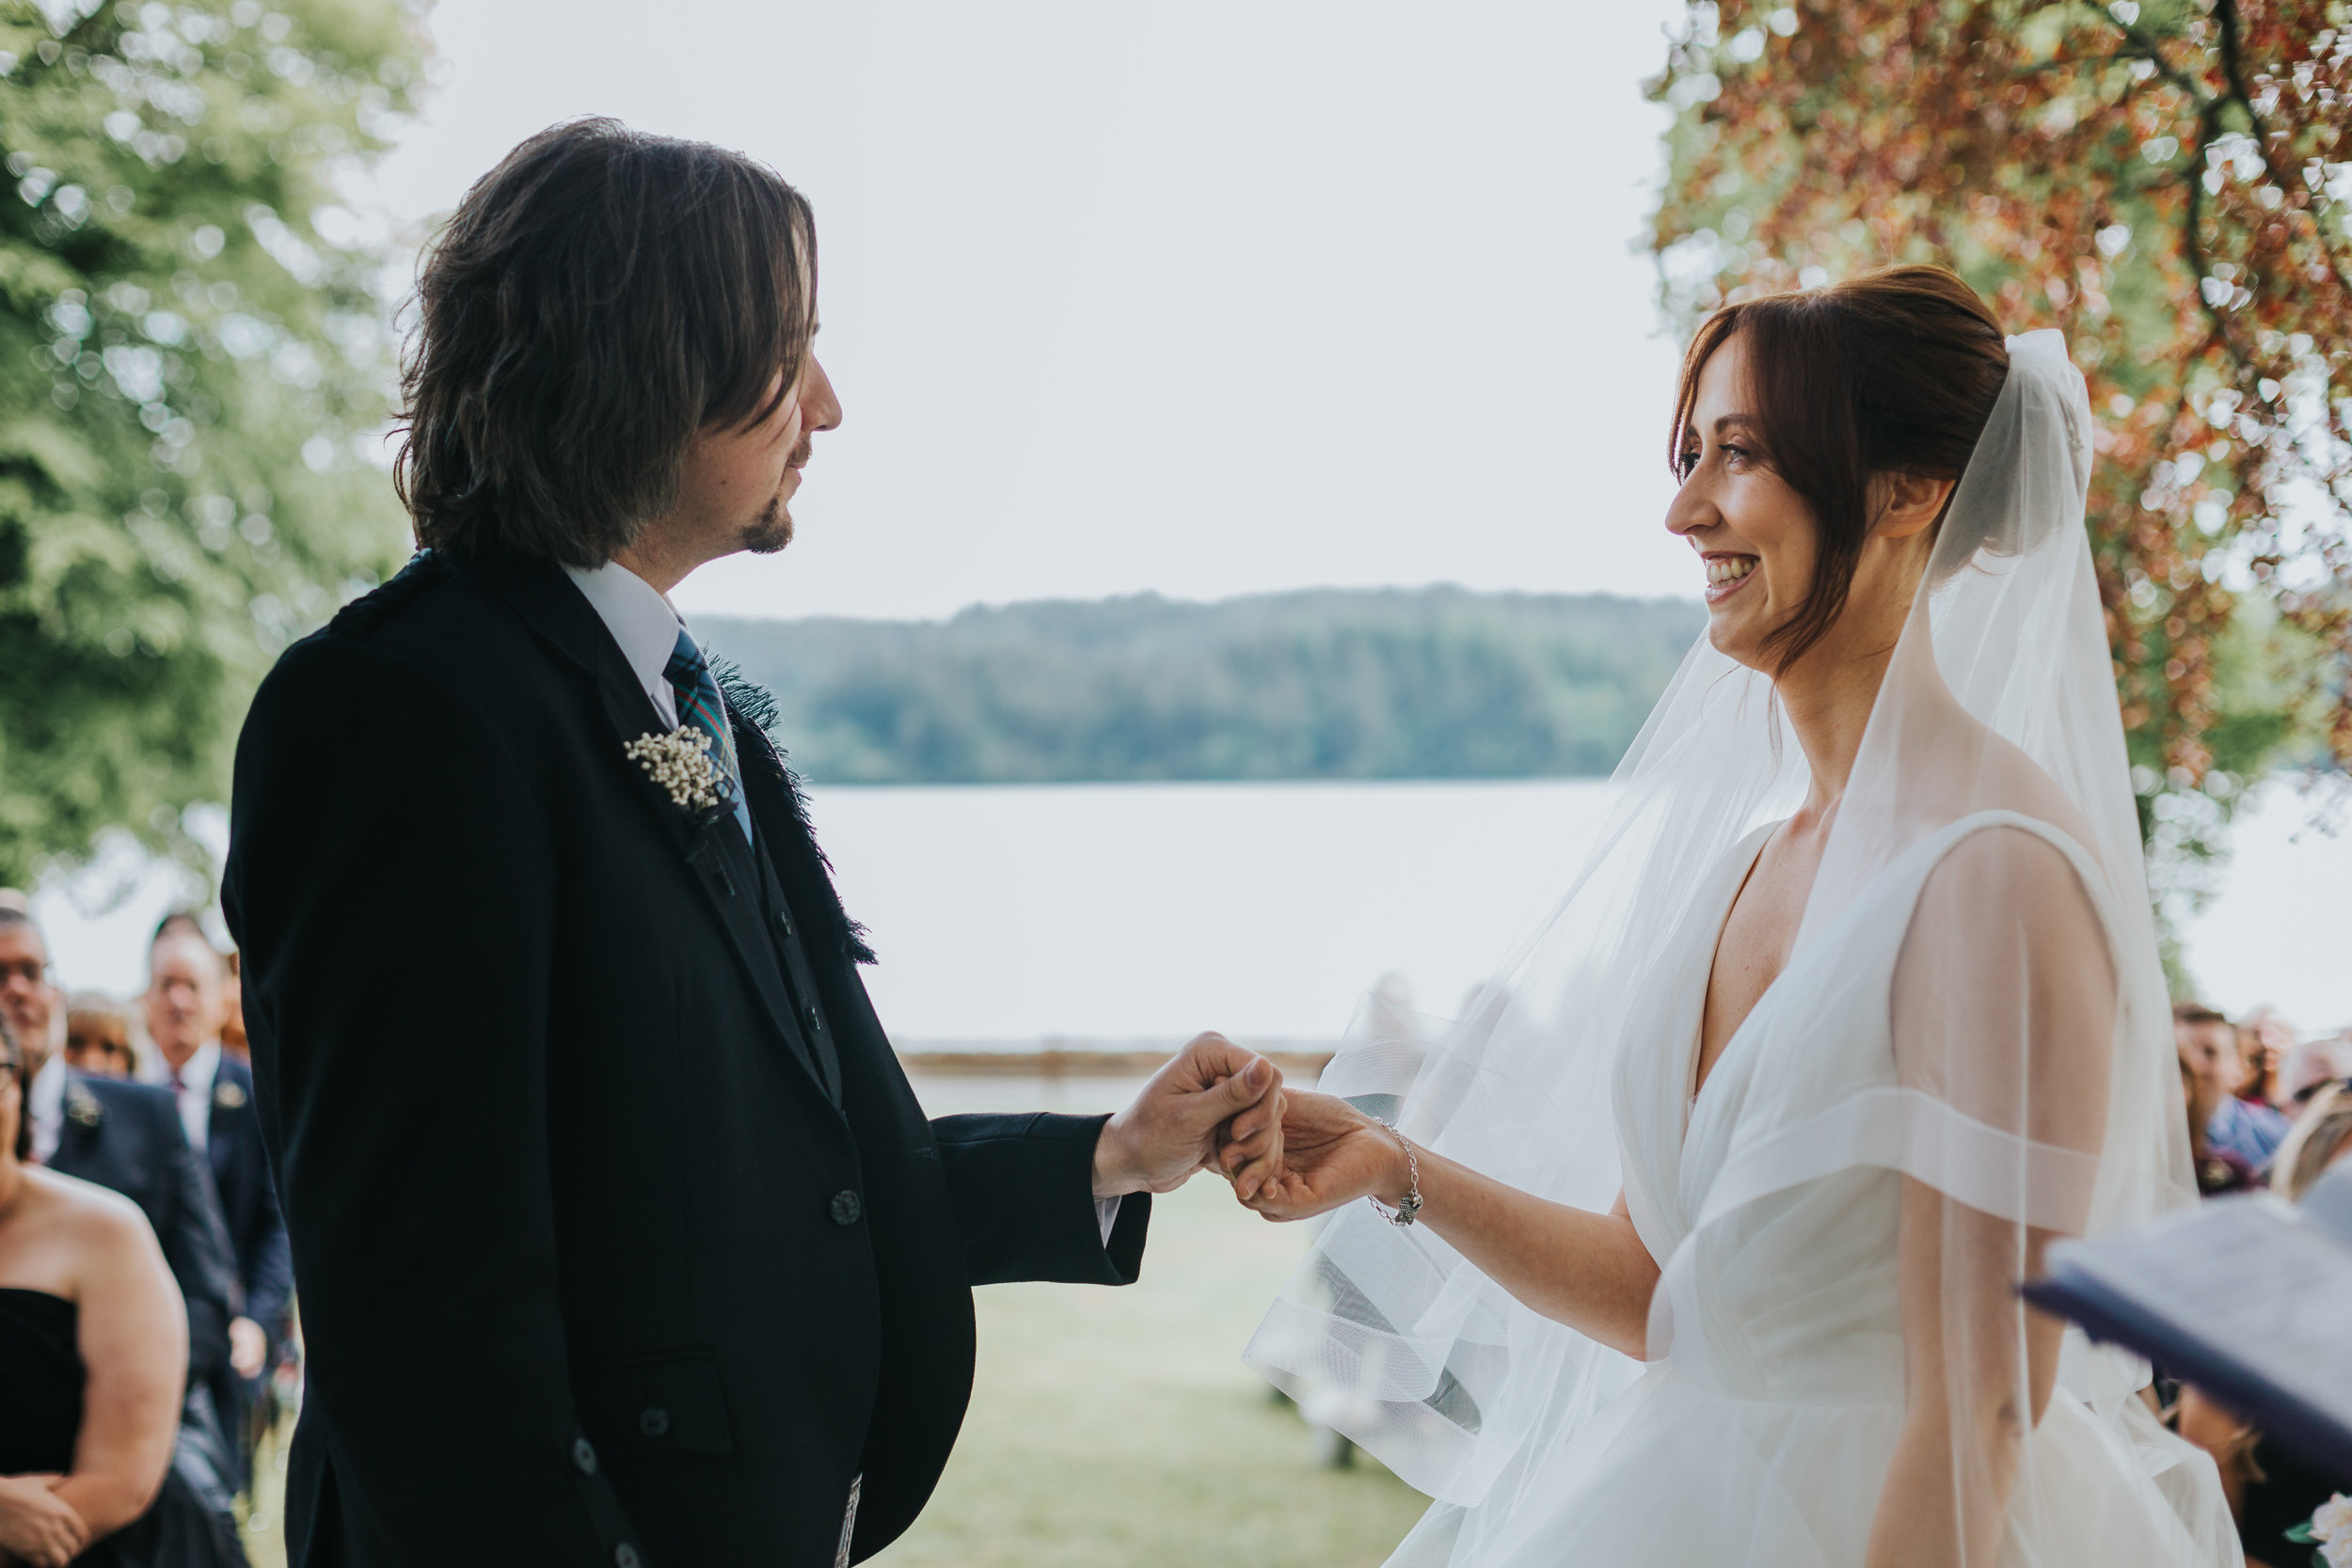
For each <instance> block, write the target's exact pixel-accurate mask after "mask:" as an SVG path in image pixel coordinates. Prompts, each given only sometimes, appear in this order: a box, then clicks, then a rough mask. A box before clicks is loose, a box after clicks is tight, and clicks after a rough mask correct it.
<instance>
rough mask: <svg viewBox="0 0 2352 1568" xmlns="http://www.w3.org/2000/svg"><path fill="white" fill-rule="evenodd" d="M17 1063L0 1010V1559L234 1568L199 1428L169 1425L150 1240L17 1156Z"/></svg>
mask: <svg viewBox="0 0 2352 1568" xmlns="http://www.w3.org/2000/svg"><path fill="white" fill-rule="evenodd" d="M26 1066H27V1059H26V1056H25V1054H24V1051H23V1049H22V1047H21V1046H20V1045H19V1044H18V1043H17V1039H16V1034H15V1031H14V1030H13V1029H11V1028H10V1027H9V1026H8V1023H7V1022H6V1020H5V1019H0V1412H5V1413H6V1419H0V1561H5V1562H8V1563H12V1564H13V1563H26V1564H31V1565H34V1568H63V1565H64V1564H67V1563H72V1564H76V1565H82V1568H241V1565H242V1564H244V1562H245V1560H246V1559H245V1553H244V1548H243V1547H242V1546H241V1545H240V1544H239V1543H238V1539H237V1527H236V1518H235V1516H234V1514H232V1513H230V1509H229V1498H228V1495H227V1493H226V1491H225V1490H224V1489H223V1488H222V1487H221V1486H220V1485H219V1484H218V1482H217V1481H216V1480H215V1479H214V1472H213V1471H212V1469H211V1468H209V1467H208V1465H207V1462H206V1457H205V1454H204V1451H203V1449H202V1444H203V1442H204V1440H205V1439H204V1437H203V1434H202V1433H201V1431H200V1430H199V1431H197V1432H196V1433H190V1434H186V1435H184V1436H183V1433H182V1430H181V1425H182V1411H183V1406H182V1398H181V1390H182V1388H183V1386H184V1384H185V1382H186V1378H187V1367H188V1338H187V1315H186V1312H185V1310H184V1309H183V1307H182V1305H181V1301H180V1292H179V1290H178V1288H177V1287H176V1286H175V1285H174V1284H173V1283H172V1278H171V1270H170V1268H169V1266H168V1265H167V1263H166V1262H165V1261H164V1256H163V1249H162V1248H161V1247H160V1246H158V1245H157V1244H156V1241H155V1232H154V1231H153V1230H152V1229H151V1227H149V1225H148V1223H147V1218H146V1216H145V1215H144V1214H142V1213H140V1212H139V1210H138V1207H137V1205H135V1204H134V1203H131V1202H130V1201H128V1200H127V1199H125V1198H124V1197H122V1196H120V1195H119V1194H117V1193H113V1192H109V1191H107V1190H106V1189H105V1188H103V1187H100V1186H97V1185H95V1184H94V1183H91V1182H87V1181H82V1180H76V1179H75V1178H73V1177H70V1176H61V1175H59V1174H58V1173H56V1171H53V1170H42V1169H40V1168H39V1167H37V1166H35V1165H33V1164H31V1160H30V1156H31V1152H32V1124H31V1121H30V1119H29V1118H28V1117H26V1115H25V1110H26V1102H27V1098H28V1092H27V1091H28V1086H29V1085H30V1082H31V1078H32V1075H31V1073H29V1072H28V1071H26ZM208 1483H209V1484H208Z"/></svg>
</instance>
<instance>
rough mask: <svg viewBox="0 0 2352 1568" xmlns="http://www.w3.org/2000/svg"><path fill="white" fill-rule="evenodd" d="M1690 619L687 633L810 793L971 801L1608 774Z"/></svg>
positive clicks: (1175, 620) (1610, 616)
mask: <svg viewBox="0 0 2352 1568" xmlns="http://www.w3.org/2000/svg"><path fill="white" fill-rule="evenodd" d="M1704 621H1705V612H1704V610H1702V609H1701V607H1700V606H1699V605H1698V604H1696V603H1695V602H1692V601H1689V600H1681V599H1626V598H1617V597H1614V596H1612V595H1607V594H1581V595H1567V594H1473V593H1470V592H1466V591H1464V590H1461V589H1455V588H1432V589H1418V590H1372V591H1349V590H1316V591H1312V592H1307V593H1296V594H1267V595H1263V596H1258V597H1252V598H1241V599H1231V600H1227V601H1225V602H1223V603H1219V604H1180V603H1172V602H1170V601H1168V600H1166V599H1162V598H1159V597H1157V596H1156V595H1152V594H1144V595H1141V596H1138V597H1135V598H1121V599H1107V600H1100V601H1094V602H1089V603H1064V602H1051V603H1038V604H1021V605H1012V606H1009V607H1007V608H1004V609H994V610H992V609H973V610H965V611H964V612H962V613H961V614H960V615H958V616H956V617H955V618H954V619H952V620H948V621H942V622H887V621H848V620H829V619H815V620H804V621H755V620H735V619H726V618H721V617H715V616H714V617H698V618H697V619H696V620H695V623H694V628H695V631H696V633H697V635H698V636H700V637H701V638H702V639H703V641H705V643H706V644H707V646H708V647H709V648H710V650H711V652H712V653H713V654H714V655H717V656H720V657H725V658H730V659H732V660H734V661H735V662H736V663H737V664H739V666H740V667H741V669H742V672H743V673H744V674H745V675H747V676H748V677H750V678H751V679H753V680H755V681H757V682H759V683H760V684H761V685H763V686H766V687H768V688H769V689H771V690H772V691H773V692H774V693H775V694H776V698H777V702H778V705H779V708H780V721H779V722H778V724H777V727H776V734H777V736H778V738H779V739H780V740H782V741H783V742H784V744H785V745H786V747H787V749H788V750H789V751H790V752H791V753H792V757H793V760H794V762H795V763H796V764H797V765H798V766H799V767H800V768H801V769H802V770H803V772H804V773H805V774H806V775H807V777H809V778H810V779H811V780H813V781H818V782H827V783H858V784H885V783H889V784H901V783H904V784H912V783H922V784H967V783H974V784H976V783H1016V782H1020V783H1032V782H1046V781H1081V780H1136V779H1413V778H1519V777H1531V776H1541V775H1554V774H1580V773H1581V774H1590V773H1605V772H1607V771H1608V770H1609V769H1610V768H1613V766H1615V764H1616V761H1617V758H1618V757H1619V756H1620V755H1622V754H1623V752H1624V751H1625V749H1626V747H1627V745H1628V744H1629V742H1630V741H1631V740H1632V738H1633V736H1634V732H1635V731H1637V730H1638V729H1640V728H1641V724H1642V721H1643V719H1644V717H1645V716H1646V715H1647V713H1648V712H1649V708H1650V705H1651V704H1652V703H1653V702H1654V701H1656V699H1657V696H1658V693H1659V692H1660V690H1661V689H1663V688H1664V686H1665V683H1666V679H1667V677H1668V676H1669V675H1671V674H1672V673H1674V668H1675V665H1676V664H1677V661H1678V660H1679V659H1680V658H1681V657H1682V654H1683V652H1684V651H1685V650H1686V649H1687V648H1688V647H1689V646H1690V644H1691V641H1692V639H1693V638H1694V637H1696V636H1697V635H1698V632H1699V628H1700V626H1702V625H1703V624H1704Z"/></svg>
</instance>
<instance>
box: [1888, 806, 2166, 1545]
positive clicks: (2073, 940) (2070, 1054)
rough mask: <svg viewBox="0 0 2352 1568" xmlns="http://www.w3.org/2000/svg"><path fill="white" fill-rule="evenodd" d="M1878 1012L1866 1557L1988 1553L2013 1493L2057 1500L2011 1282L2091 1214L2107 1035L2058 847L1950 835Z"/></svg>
mask: <svg viewBox="0 0 2352 1568" xmlns="http://www.w3.org/2000/svg"><path fill="white" fill-rule="evenodd" d="M1889 1009H1890V1020H1889V1022H1890V1029H1891V1034H1892V1038H1893V1043H1894V1052H1895V1062H1896V1072H1897V1078H1898V1082H1899V1085H1900V1086H1901V1088H1902V1089H1903V1091H1904V1098H1905V1101H1906V1102H1907V1107H1906V1108H1907V1115H1906V1117H1905V1121H1906V1123H1907V1131H1906V1135H1905V1139H1904V1148H1903V1150H1902V1159H1901V1169H1902V1173H1903V1194H1902V1199H1901V1217H1900V1221H1899V1240H1898V1245H1897V1269H1898V1275H1899V1301H1900V1306H1901V1318H1902V1332H1903V1366H1904V1393H1905V1412H1904V1421H1903V1426H1902V1435H1901V1438H1900V1440H1899V1444H1898V1447H1897V1450H1896V1452H1895V1454H1894V1455H1893V1456H1892V1458H1891V1461H1890V1464H1889V1466H1888V1472H1887V1477H1886V1481H1885V1482H1884V1490H1883V1494H1882V1497H1881V1502H1880V1506H1879V1511H1878V1514H1877V1517H1876V1520H1875V1521H1874V1526H1873V1529H1872V1534H1871V1552H1870V1561H1871V1562H1872V1564H1873V1565H1877V1564H1892V1563H1898V1562H1900V1563H1905V1564H1911V1563H1928V1562H1950V1563H1955V1564H1970V1565H1976V1564H1983V1565H1987V1568H1989V1565H1991V1564H1993V1563H1994V1562H1995V1561H1996V1560H1999V1559H2000V1555H2001V1550H2002V1542H2003V1539H2004V1537H2005V1536H2006V1535H2007V1533H2008V1521H2009V1515H2010V1509H2011V1507H2012V1504H2014V1505H2016V1506H2019V1507H2022V1508H2024V1509H2026V1510H2031V1509H2035V1508H2042V1507H2047V1506H2055V1505H2058V1504H2060V1503H2061V1502H2062V1499H2058V1498H2053V1497H2041V1496H2034V1495H2030V1494H2031V1493H2032V1492H2033V1490H2034V1482H2035V1480H2036V1479H2037V1478H2038V1475H2039V1472H2037V1471H2035V1470H2033V1469H2031V1468H2027V1467H2022V1466H2021V1465H2020V1463H2019V1461H2020V1458H2021V1456H2022V1453H2023V1450H2024V1448H2025V1445H2026V1443H2027V1442H2028V1441H2029V1438H2030V1433H2031V1432H2032V1429H2033V1427H2034V1426H2035V1424H2036V1423H2038V1422H2039V1421H2040V1420H2041V1419H2042V1417H2043V1415H2044V1413H2045V1411H2046V1410H2047V1409H2048V1406H2049V1402H2050V1399H2051V1394H2052V1390H2053V1388H2054V1386H2055V1385H2056V1381H2057V1376H2058V1360H2059V1352H2060V1345H2061V1341H2062V1338H2063V1331H2062V1329H2061V1326H2060V1325H2059V1324H2058V1323H2057V1322H2055V1321H2054V1320H2050V1319H2047V1318H2044V1317H2042V1315H2041V1314H2039V1313H2035V1312H2032V1311H2030V1310H2028V1309H2026V1307H2024V1305H2023V1303H2022V1302H2021V1301H2020V1300H2019V1298H2018V1296H2017V1293H2016V1287H2017V1284H2018V1282H2019V1281H2020V1280H2022V1279H2024V1278H2026V1277H2027V1276H2028V1275H2032V1274H2034V1273H2036V1272H2038V1270H2039V1266H2040V1258H2041V1253H2042V1247H2043V1246H2044V1245H2045V1244H2046V1243H2048V1241H2049V1240H2050V1238H2052V1237H2053V1236H2066V1235H2079V1234H2081V1233H2082V1232H2083V1231H2084V1230H2085V1229H2086V1228H2087V1227H2088V1226H2089V1225H2090V1221H2091V1217H2092V1215H2093V1214H2094V1212H2096V1209H2097V1204H2098V1191H2097V1188H2098V1178H2099V1171H2100V1168H2101V1153H2102V1145H2103V1142H2104V1139H2105V1135H2106V1125H2107V1120H2108V1114H2107V1113H2108V1104H2109V1097H2110V1087H2111V1080H2112V1077H2113V1074H2112V1071H2111V1069H2112V1064H2113V1061H2114V1057H2115V1052H2116V1042H2117V1038H2118V1032H2119V1017H2120V998H2119V979H2118V974H2117V970H2116V965H2115V962H2114V959H2113V957H2112V951H2111V945H2110V941H2109V937H2108V932H2107V927H2106V921H2105V919H2104V918H2103V917H2102V914H2101V911H2100V910H2099V909H2098V907H2097V905H2096V903H2095V902H2094V900H2093V897H2092V895H2091V893H2090V888H2089V886H2087V885H2086V883H2085V881H2084V879H2083V877H2082V875H2081V874H2080V872H2078V870H2077V868H2076V867H2075V865H2074V863H2072V861H2071V860H2070V858H2069V856H2068V854H2067V853H2066V852H2065V851H2063V850H2061V849H2060V848H2059V847H2058V846H2057V845H2056V844H2054V843H2052V842H2051V841H2050V840H2049V839H2046V838H2044V837H2042V836H2041V835H2040V834H2037V833H2034V832H2028V831H2026V830H2024V829H2022V828H2016V827H1990V828H1986V829H1983V830H1980V831H1979V832H1973V833H1970V834H1969V835H1968V836H1966V837H1965V838H1963V839H1962V840H1961V841H1960V842H1959V843H1958V844H1957V845H1955V846H1953V847H1952V848H1951V849H1950V850H1949V851H1948V852H1947V854H1946V855H1945V856H1944V857H1943V859H1942V860H1941V861H1940V862H1939V863H1937V864H1936V866H1935V867H1934V869H1933V870H1931V872H1930V873H1929V874H1928V877H1927V879H1926V880H1925V882H1924V884H1923V885H1922V887H1921V890H1920V895H1919V898H1918V901H1917V903H1916V905H1915V908H1914V911H1913V915H1912V919H1911V924H1910V927H1909V929H1908V930H1907V931H1906V933H1905V935H1904V938H1903V942H1902V945H1901V948H1900V949H1899V954H1898V957H1897V959H1896V967H1895V974H1894V980H1893V984H1892V986H1891V988H1890V993H1889ZM2021 1477H2022V1478H2025V1486H2026V1493H2027V1494H2029V1495H2026V1496H2019V1495H2018V1493H2019V1487H2020V1482H2021ZM2033 1533H2035V1532H2030V1531H2029V1532H2027V1534H2028V1536H2030V1535H2032V1534H2033Z"/></svg>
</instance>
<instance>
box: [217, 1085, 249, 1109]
mask: <svg viewBox="0 0 2352 1568" xmlns="http://www.w3.org/2000/svg"><path fill="white" fill-rule="evenodd" d="M213 1103H214V1104H215V1105H217V1106H219V1107H220V1108H221V1109H222V1110H224V1111H234V1110H236V1109H238V1108H239V1107H241V1106H243V1105H244V1104H245V1090H244V1089H242V1088H240V1087H239V1086H238V1085H234V1084H231V1083H230V1082H229V1081H227V1080H226V1079H223V1080H222V1081H221V1082H220V1083H217V1084H215V1085H213Z"/></svg>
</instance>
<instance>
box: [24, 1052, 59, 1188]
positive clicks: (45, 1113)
mask: <svg viewBox="0 0 2352 1568" xmlns="http://www.w3.org/2000/svg"><path fill="white" fill-rule="evenodd" d="M24 1111H25V1114H26V1115H27V1116H29V1117H32V1118H33V1163H34V1164H40V1165H45V1164H49V1162H50V1161H52V1160H55V1159H56V1157H57V1140H58V1139H60V1138H62V1137H64V1136H65V1055H64V1053H61V1052H60V1053H52V1054H51V1056H50V1058H49V1060H47V1061H45V1062H43V1063H42V1064H41V1065H40V1071H39V1072H36V1073H34V1074H33V1088H32V1093H31V1094H30V1095H29V1096H28V1097H27V1098H26V1100H25V1102H24Z"/></svg>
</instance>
